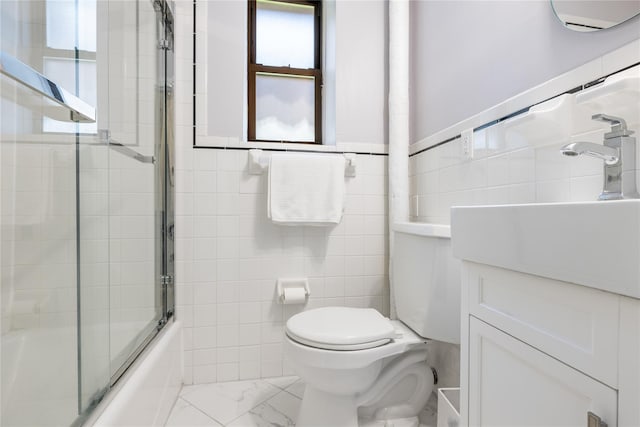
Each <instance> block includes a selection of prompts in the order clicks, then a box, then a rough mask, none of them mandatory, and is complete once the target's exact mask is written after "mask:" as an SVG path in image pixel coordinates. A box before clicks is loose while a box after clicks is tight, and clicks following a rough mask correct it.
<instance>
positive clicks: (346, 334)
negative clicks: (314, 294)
mask: <svg viewBox="0 0 640 427" xmlns="http://www.w3.org/2000/svg"><path fill="white" fill-rule="evenodd" d="M286 331H287V335H288V336H289V337H290V338H291V339H293V340H294V341H297V342H299V343H301V344H305V345H309V346H312V347H317V348H324V349H330V350H362V349H366V348H373V347H378V346H381V345H384V344H386V343H388V342H389V341H391V340H392V339H393V338H395V336H396V332H395V329H394V327H393V325H392V323H391V321H390V320H389V319H387V318H386V317H384V316H382V315H381V314H380V313H379V312H378V311H377V310H374V309H372V308H349V307H323V308H316V309H313V310H309V311H304V312H302V313H298V314H296V315H295V316H292V317H291V318H290V319H289V321H287V327H286Z"/></svg>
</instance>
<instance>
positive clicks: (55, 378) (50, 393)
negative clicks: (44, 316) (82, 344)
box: [0, 327, 78, 426]
mask: <svg viewBox="0 0 640 427" xmlns="http://www.w3.org/2000/svg"><path fill="white" fill-rule="evenodd" d="M76 340H77V338H76V330H75V329H74V328H70V327H69V328H33V329H24V330H16V331H11V332H8V333H6V334H3V335H2V344H1V345H2V375H1V376H2V384H0V387H1V388H0V390H1V392H2V393H1V394H2V404H1V405H2V406H1V409H0V413H1V414H2V415H1V421H0V424H2V425H3V426H15V425H22V426H30V425H31V426H36V425H69V424H70V423H71V422H73V421H74V420H75V419H76V418H77V414H78V412H77V409H78V398H77V390H78V389H77V387H78V376H77V346H76ZM45 358H46V360H45ZM34 408H38V410H34Z"/></svg>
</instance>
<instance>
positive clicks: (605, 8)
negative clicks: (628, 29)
mask: <svg viewBox="0 0 640 427" xmlns="http://www.w3.org/2000/svg"><path fill="white" fill-rule="evenodd" d="M551 7H553V11H554V12H555V14H556V16H557V17H558V19H560V21H561V22H562V24H563V25H564V26H565V27H567V28H570V29H572V30H574V31H583V32H586V31H598V30H603V29H605V28H609V27H613V26H615V25H618V24H621V23H623V22H625V21H627V20H629V19H631V18H633V17H634V16H636V15H638V14H640V0H551Z"/></svg>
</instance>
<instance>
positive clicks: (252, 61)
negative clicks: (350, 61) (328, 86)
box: [247, 0, 322, 144]
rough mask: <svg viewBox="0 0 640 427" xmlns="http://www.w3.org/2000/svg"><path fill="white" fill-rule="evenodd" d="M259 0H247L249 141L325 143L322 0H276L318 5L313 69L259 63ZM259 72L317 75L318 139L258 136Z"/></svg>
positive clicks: (315, 118)
mask: <svg viewBox="0 0 640 427" xmlns="http://www.w3.org/2000/svg"><path fill="white" fill-rule="evenodd" d="M256 1H257V0H248V3H249V13H248V18H249V22H248V28H249V31H248V33H249V40H248V47H249V52H248V73H247V74H248V79H249V81H248V83H249V84H248V94H249V99H248V101H249V102H248V105H249V135H248V136H249V141H259V142H296V143H306V144H322V61H321V59H322V49H321V40H322V2H321V1H320V0H315V1H314V0H274V1H277V2H280V3H292V4H301V5H305V6H313V7H314V8H315V25H314V26H315V40H314V50H315V52H314V66H315V67H314V68H293V67H273V66H268V65H263V64H256V10H257V4H256ZM258 73H269V74H280V75H285V76H286V75H289V76H305V77H308V76H313V77H315V95H314V97H315V117H314V120H315V123H314V129H315V141H276V140H264V139H256V75H257V74H258Z"/></svg>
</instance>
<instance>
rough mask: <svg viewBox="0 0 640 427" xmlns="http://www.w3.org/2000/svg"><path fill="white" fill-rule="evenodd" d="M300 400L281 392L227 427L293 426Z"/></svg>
mask: <svg viewBox="0 0 640 427" xmlns="http://www.w3.org/2000/svg"><path fill="white" fill-rule="evenodd" d="M300 402H301V401H300V399H298V398H297V397H295V396H293V395H292V394H289V393H287V392H286V391H281V392H280V393H278V394H276V395H275V396H274V397H272V398H271V399H269V400H267V401H266V402H264V403H263V404H261V405H258V406H256V407H255V408H253V409H251V410H250V411H249V412H247V413H246V414H244V415H242V416H241V417H239V418H237V419H235V420H234V421H232V422H231V423H229V424H227V425H228V427H268V426H295V425H296V419H297V417H298V410H299V408H300Z"/></svg>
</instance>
